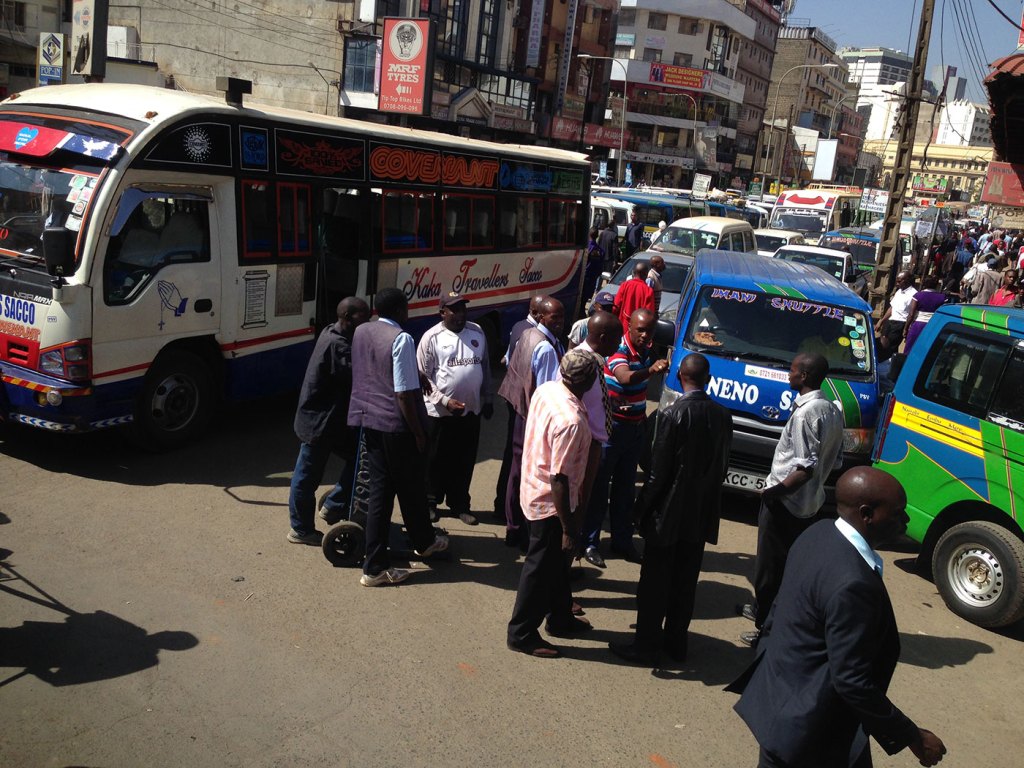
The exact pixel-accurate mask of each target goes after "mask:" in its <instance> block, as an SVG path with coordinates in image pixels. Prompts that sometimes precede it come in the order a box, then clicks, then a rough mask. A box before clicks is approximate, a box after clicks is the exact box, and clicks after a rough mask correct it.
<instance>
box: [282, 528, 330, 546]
mask: <svg viewBox="0 0 1024 768" xmlns="http://www.w3.org/2000/svg"><path fill="white" fill-rule="evenodd" d="M323 538H324V535H323V534H322V533H320V531H313V532H312V533H299V532H298V531H296V530H295V529H294V528H293V529H292V530H290V531H288V541H290V542H291V543H292V544H310V545H312V546H314V547H319V546H320V543H321V542H322V541H323Z"/></svg>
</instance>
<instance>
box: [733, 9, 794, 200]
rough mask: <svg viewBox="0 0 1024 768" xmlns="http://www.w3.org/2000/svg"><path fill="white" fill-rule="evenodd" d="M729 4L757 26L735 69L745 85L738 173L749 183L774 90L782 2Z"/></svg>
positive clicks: (738, 131)
mask: <svg viewBox="0 0 1024 768" xmlns="http://www.w3.org/2000/svg"><path fill="white" fill-rule="evenodd" d="M729 2H730V3H732V4H733V5H735V6H736V7H737V8H741V9H742V10H743V12H744V13H745V14H747V16H749V17H750V18H752V19H753V20H754V22H755V24H756V25H757V26H756V27H755V28H754V37H753V38H752V39H750V40H743V41H742V42H741V43H740V52H739V59H738V63H737V68H736V79H737V80H738V81H739V82H740V83H741V84H742V85H743V92H744V99H743V106H742V107H741V109H740V116H739V123H738V125H737V126H736V162H735V171H736V175H737V176H739V177H740V178H741V179H742V180H743V181H744V182H748V181H750V178H751V176H752V175H753V173H754V158H755V157H756V155H757V142H758V138H759V136H760V133H761V125H762V123H764V118H765V108H766V105H767V103H768V91H769V90H770V88H771V79H772V64H773V63H774V61H775V45H776V42H777V41H778V38H779V28H780V27H781V25H782V16H781V14H780V11H779V5H780V3H772V2H768V0H729Z"/></svg>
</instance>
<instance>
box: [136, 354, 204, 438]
mask: <svg viewBox="0 0 1024 768" xmlns="http://www.w3.org/2000/svg"><path fill="white" fill-rule="evenodd" d="M212 415H213V378H212V376H211V374H210V369H209V368H208V367H207V365H206V364H205V363H204V362H203V360H202V358H200V357H199V356H198V355H195V354H193V353H191V352H186V351H184V350H169V351H167V352H163V353H162V354H161V355H160V356H159V357H157V359H156V361H155V362H154V363H153V366H152V367H151V368H150V369H149V373H148V374H146V381H145V384H144V385H143V387H142V393H141V394H140V395H139V400H138V403H137V405H136V408H135V431H136V433H137V436H138V439H139V440H140V441H141V443H142V444H143V445H144V446H146V447H152V448H156V449H165V448H174V447H177V446H179V445H183V444H184V443H187V442H188V441H189V440H191V439H192V438H194V437H195V436H196V435H198V434H199V433H200V432H202V431H203V430H204V429H205V428H206V425H207V424H208V423H209V421H210V417H211V416H212Z"/></svg>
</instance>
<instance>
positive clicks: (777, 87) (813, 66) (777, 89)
mask: <svg viewBox="0 0 1024 768" xmlns="http://www.w3.org/2000/svg"><path fill="white" fill-rule="evenodd" d="M838 67H839V65H838V64H797V65H796V66H795V67H791V68H790V69H787V70H786V71H785V72H784V73H783V74H782V77H780V78H779V82H777V83H776V84H775V101H774V102H773V103H772V121H771V125H770V127H769V129H768V148H767V150H766V151H765V157H764V165H763V166H762V175H764V176H768V155H770V154H771V151H772V136H773V135H774V134H775V118H776V115H777V114H778V111H779V92H780V91H781V90H782V82H783V81H784V80H785V79H786V77H787V76H788V75H789V73H790V72H796V71H797V70H798V69H837V68H838ZM772 165H775V162H774V159H773V161H772ZM777 179H778V181H779V186H781V181H782V168H781V166H780V167H779V175H778V177H777Z"/></svg>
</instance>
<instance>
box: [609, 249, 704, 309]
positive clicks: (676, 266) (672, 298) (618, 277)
mask: <svg viewBox="0 0 1024 768" xmlns="http://www.w3.org/2000/svg"><path fill="white" fill-rule="evenodd" d="M659 255H660V256H661V257H662V258H663V259H664V260H665V271H664V272H663V273H662V275H661V306H660V307H659V308H658V317H659V319H661V320H664V321H666V322H668V323H675V321H676V313H677V312H678V310H679V292H680V291H681V290H682V288H683V283H685V282H686V276H687V275H688V274H689V273H690V268H691V267H692V266H693V256H688V255H685V254H679V253H663V254H659ZM649 259H650V255H649V253H648V252H647V251H642V252H640V253H637V254H634V255H633V256H631V257H630V258H628V259H626V261H625V262H624V263H623V264H622V266H621V267H619V268H618V270H617V271H616V272H615V274H610V273H608V272H605V273H603V274H602V275H601V280H600V281H599V282H598V288H597V290H598V291H607V292H608V293H610V294H612V295H613V296H614V295H615V294H616V293H617V292H618V290H619V286H620V285H622V284H623V283H624V282H625V281H626V280H627V279H628V278H629V277H630V276H631V275H632V274H633V268H634V267H635V266H636V264H637V262H640V261H643V262H646V261H648V260H649ZM595 295H596V294H595ZM591 301H593V299H591Z"/></svg>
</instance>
